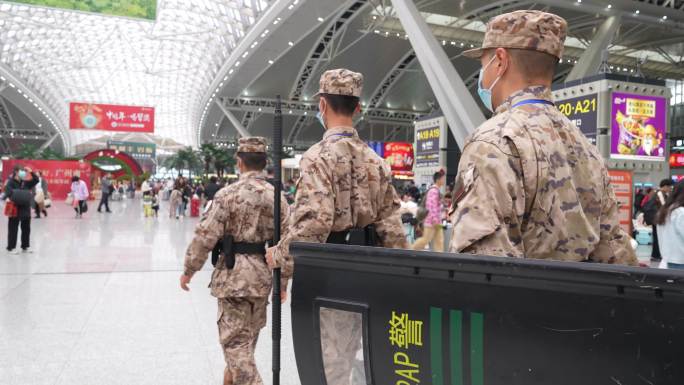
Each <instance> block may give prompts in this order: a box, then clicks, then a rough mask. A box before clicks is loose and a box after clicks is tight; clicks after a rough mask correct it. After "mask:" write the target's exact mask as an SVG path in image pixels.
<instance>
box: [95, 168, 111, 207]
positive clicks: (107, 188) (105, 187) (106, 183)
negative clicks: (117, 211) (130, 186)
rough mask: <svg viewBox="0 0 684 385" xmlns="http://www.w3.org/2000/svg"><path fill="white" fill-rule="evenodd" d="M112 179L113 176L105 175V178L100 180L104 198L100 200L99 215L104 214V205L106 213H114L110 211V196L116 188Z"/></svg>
mask: <svg viewBox="0 0 684 385" xmlns="http://www.w3.org/2000/svg"><path fill="white" fill-rule="evenodd" d="M110 178H111V175H109V174H105V176H103V177H102V179H100V189H101V191H102V198H100V204H99V205H98V206H97V212H98V213H101V212H102V206H103V205H104V207H105V212H108V213H111V212H112V211H111V210H110V209H109V196H110V194H111V193H112V192H114V188H113V186H112V180H111V179H110Z"/></svg>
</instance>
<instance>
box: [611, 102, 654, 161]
mask: <svg viewBox="0 0 684 385" xmlns="http://www.w3.org/2000/svg"><path fill="white" fill-rule="evenodd" d="M611 104H612V109H611V141H610V142H611V146H610V154H611V155H610V156H611V158H613V159H630V160H656V161H664V160H665V132H666V131H667V99H666V98H664V97H657V96H644V95H634V94H626V93H621V92H613V94H612V96H611Z"/></svg>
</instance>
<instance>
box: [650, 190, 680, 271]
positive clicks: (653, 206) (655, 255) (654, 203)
mask: <svg viewBox="0 0 684 385" xmlns="http://www.w3.org/2000/svg"><path fill="white" fill-rule="evenodd" d="M673 184H674V183H673V182H672V179H663V180H661V181H660V188H659V189H658V190H657V191H655V192H653V193H652V196H651V197H650V198H649V200H648V201H647V202H646V204H645V205H644V207H643V210H644V222H645V223H646V224H647V225H650V226H652V229H653V230H652V231H653V233H652V234H653V248H652V249H651V261H654V262H659V261H660V260H661V256H660V247H659V244H658V226H657V225H656V221H655V219H656V215H657V214H658V211H659V210H660V208H661V207H663V206H664V205H665V203H666V202H667V198H668V197H669V195H670V192H672V185H673Z"/></svg>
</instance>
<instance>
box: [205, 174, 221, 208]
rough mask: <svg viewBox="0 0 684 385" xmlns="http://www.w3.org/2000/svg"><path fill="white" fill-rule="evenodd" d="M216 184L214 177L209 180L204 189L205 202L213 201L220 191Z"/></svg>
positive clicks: (216, 180)
mask: <svg viewBox="0 0 684 385" xmlns="http://www.w3.org/2000/svg"><path fill="white" fill-rule="evenodd" d="M217 182H218V179H217V178H216V177H215V176H212V177H211V178H209V183H207V188H206V189H204V195H205V196H206V197H207V202H209V201H212V200H214V195H216V193H217V192H218V191H219V190H220V189H221V187H220V186H219V185H218V183H217Z"/></svg>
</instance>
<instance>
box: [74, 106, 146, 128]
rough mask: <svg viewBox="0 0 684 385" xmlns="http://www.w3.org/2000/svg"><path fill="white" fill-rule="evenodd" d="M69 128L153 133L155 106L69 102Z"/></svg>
mask: <svg viewBox="0 0 684 385" xmlns="http://www.w3.org/2000/svg"><path fill="white" fill-rule="evenodd" d="M69 128H71V129H72V130H101V131H123V132H147V133H153V132H154V107H137V106H120V105H115V104H95V103H69Z"/></svg>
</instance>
